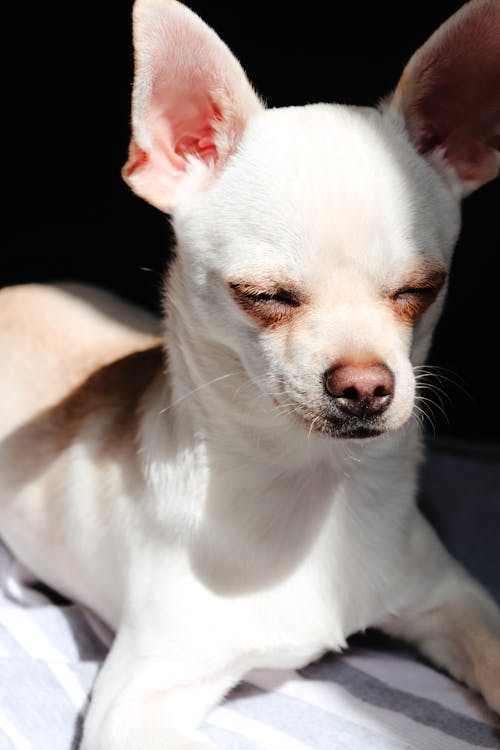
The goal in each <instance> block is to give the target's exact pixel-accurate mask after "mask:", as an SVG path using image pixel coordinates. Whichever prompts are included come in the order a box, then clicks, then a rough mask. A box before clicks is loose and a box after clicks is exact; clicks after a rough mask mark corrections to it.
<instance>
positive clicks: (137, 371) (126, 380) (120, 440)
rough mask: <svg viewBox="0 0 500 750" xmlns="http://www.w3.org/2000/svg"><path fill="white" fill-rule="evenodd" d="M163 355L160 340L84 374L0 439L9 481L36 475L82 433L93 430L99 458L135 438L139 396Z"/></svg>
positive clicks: (159, 367) (159, 366) (23, 480)
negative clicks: (72, 386)
mask: <svg viewBox="0 0 500 750" xmlns="http://www.w3.org/2000/svg"><path fill="white" fill-rule="evenodd" d="M164 361H165V355H164V351H163V348H162V346H161V345H157V346H154V347H151V348H149V349H146V350H142V351H138V352H133V353H132V354H128V355H127V356H125V357H122V358H121V359H118V360H116V361H114V362H111V363H110V364H107V365H105V366H103V367H101V368H99V369H98V370H96V371H94V372H93V373H92V374H91V375H89V376H88V377H87V378H86V379H85V380H84V381H83V382H82V383H81V384H80V385H79V386H77V387H76V388H75V389H74V390H73V391H72V392H71V393H70V394H69V395H68V396H66V397H65V398H64V399H63V400H62V401H60V402H59V403H58V404H56V405H55V406H52V407H50V408H48V409H45V410H44V411H42V412H41V413H40V414H38V415H37V416H36V417H34V418H33V419H31V420H30V421H29V422H27V423H25V424H23V425H22V426H21V427H19V428H18V429H17V430H15V431H14V432H13V433H11V434H10V435H8V436H7V437H6V438H5V439H4V440H3V441H2V443H1V444H0V453H1V455H2V458H3V461H2V463H3V464H4V467H5V470H6V471H7V473H8V475H9V476H8V479H9V481H10V482H11V483H12V482H13V483H14V484H17V485H18V486H19V485H20V484H21V485H22V484H26V483H28V482H30V481H33V480H34V479H36V478H37V477H38V476H39V475H40V474H41V473H43V472H44V471H45V470H46V469H47V468H48V467H49V466H50V464H51V463H52V462H53V461H54V460H55V459H56V458H57V457H58V456H59V455H60V454H61V453H62V452H63V451H64V450H65V449H66V448H68V446H69V445H70V444H71V443H72V442H73V441H74V440H75V439H76V438H77V436H78V435H79V434H81V433H82V431H83V430H84V428H86V427H91V426H93V425H95V427H96V434H95V436H93V440H94V443H95V445H96V446H97V448H98V450H99V452H100V456H101V457H102V458H106V457H109V456H110V455H111V454H113V453H115V452H116V451H117V450H118V449H119V448H120V447H121V446H122V445H123V444H124V443H126V442H128V443H129V444H132V445H133V443H134V441H135V439H136V435H137V429H138V419H139V412H140V405H141V401H142V398H143V396H144V394H145V392H146V391H147V389H148V387H149V386H150V385H151V384H152V383H153V381H154V379H155V378H156V377H157V376H158V375H159V374H160V373H161V372H162V369H163V366H164Z"/></svg>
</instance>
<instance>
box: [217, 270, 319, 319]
mask: <svg viewBox="0 0 500 750" xmlns="http://www.w3.org/2000/svg"><path fill="white" fill-rule="evenodd" d="M228 288H229V292H230V294H231V296H232V297H233V299H234V301H235V302H236V303H237V304H238V305H239V306H240V307H241V308H242V309H243V310H244V311H245V312H246V313H247V315H248V316H249V317H250V318H252V320H253V321H254V322H255V323H257V324H258V325H259V326H260V327H261V328H265V329H266V330H273V329H275V328H278V327H280V326H282V325H285V324H286V323H290V322H291V321H292V320H295V318H296V317H297V314H298V313H299V311H300V308H301V307H302V305H303V304H304V303H305V302H306V299H305V297H304V295H303V294H302V293H301V292H300V291H299V290H298V289H297V287H296V286H295V285H293V284H286V285H284V284H283V285H282V284H279V283H277V282H275V281H267V282H265V281H255V282H253V281H234V282H229V283H228Z"/></svg>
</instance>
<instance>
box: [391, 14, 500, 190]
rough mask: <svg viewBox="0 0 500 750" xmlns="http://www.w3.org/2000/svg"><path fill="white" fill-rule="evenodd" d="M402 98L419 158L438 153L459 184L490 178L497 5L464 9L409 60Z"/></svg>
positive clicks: (495, 120) (499, 54)
mask: <svg viewBox="0 0 500 750" xmlns="http://www.w3.org/2000/svg"><path fill="white" fill-rule="evenodd" d="M499 6H500V4H499ZM400 93H401V95H402V101H403V108H404V110H405V112H406V118H407V123H408V127H409V129H410V132H411V133H412V135H413V137H414V139H415V142H416V145H417V148H418V149H419V151H420V152H421V153H423V154H427V153H431V152H433V151H434V150H436V149H440V150H441V152H442V154H443V156H444V158H445V160H446V161H447V162H448V163H449V164H451V165H452V166H453V168H454V170H455V172H456V173H457V175H458V176H459V177H460V179H461V180H463V181H475V182H477V183H478V185H479V184H481V183H482V182H486V181H487V180H489V179H492V178H493V177H494V176H495V175H496V174H497V172H498V154H497V153H496V151H495V146H496V147H497V148H498V140H497V139H498V136H499V134H500V13H499V10H498V6H497V5H496V2H495V3H491V2H490V3H488V2H486V3H484V2H478V3H477V4H471V5H470V6H465V7H464V8H463V9H462V11H460V12H459V14H458V16H457V17H453V18H452V19H451V21H448V22H447V23H446V24H445V26H444V27H442V28H441V29H439V30H438V31H437V32H436V34H435V35H433V37H431V39H430V40H429V41H428V42H427V44H426V45H424V47H423V48H422V49H421V50H419V51H418V52H417V53H416V54H415V56H414V58H413V59H412V60H411V61H410V63H409V65H408V68H407V71H406V72H405V75H404V76H403V78H402V80H401V89H400Z"/></svg>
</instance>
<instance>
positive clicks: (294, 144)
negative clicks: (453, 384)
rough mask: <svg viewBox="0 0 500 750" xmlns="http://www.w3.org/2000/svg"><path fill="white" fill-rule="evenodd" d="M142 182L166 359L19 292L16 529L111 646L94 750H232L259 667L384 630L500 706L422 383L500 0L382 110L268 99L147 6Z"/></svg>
mask: <svg viewBox="0 0 500 750" xmlns="http://www.w3.org/2000/svg"><path fill="white" fill-rule="evenodd" d="M134 22H135V25H134V39H135V48H136V78H135V88H134V94H133V118H132V122H133V140H132V144H131V149H130V158H129V160H128V162H127V164H126V166H125V168H124V176H125V179H126V180H127V182H128V184H129V185H130V186H131V187H132V188H133V189H134V190H135V191H136V192H137V193H138V194H139V195H141V196H142V197H144V198H146V200H148V201H150V202H151V203H152V204H153V205H155V206H157V207H158V208H160V209H161V210H162V211H165V212H167V213H169V214H171V216H172V219H173V224H174V228H175V232H176V236H177V250H176V255H175V258H174V260H173V262H172V265H171V268H170V270H169V273H168V278H167V282H166V296H165V299H166V302H165V308H166V315H165V324H164V327H165V333H166V335H165V340H163V339H162V338H160V337H159V336H158V335H157V333H156V332H155V329H154V321H153V322H151V321H150V319H149V317H148V316H147V315H146V314H145V313H141V312H140V311H137V310H135V309H134V308H133V307H132V306H129V305H127V304H125V303H122V302H119V301H117V300H114V299H113V298H112V297H111V296H110V295H107V294H106V293H105V292H98V291H96V290H93V291H92V290H88V291H86V292H85V295H86V298H85V299H84V298H83V297H82V295H83V294H84V292H83V291H82V289H80V288H74V287H71V286H61V287H57V286H56V287H43V286H24V287H13V288H9V289H5V290H4V291H3V292H2V293H1V295H0V342H1V355H0V356H1V360H0V361H1V369H0V387H1V390H2V393H3V394H4V398H3V400H2V407H1V415H2V416H1V424H0V437H1V438H2V442H1V445H0V451H1V457H0V461H1V467H0V477H1V496H2V497H1V506H0V519H1V528H2V534H3V535H4V537H5V540H6V541H7V543H8V544H9V545H10V546H11V548H12V550H13V551H14V552H15V553H16V554H17V555H18V556H19V558H20V559H21V560H23V561H24V562H25V563H26V565H28V566H29V567H30V568H31V569H32V570H33V571H35V572H36V573H37V574H38V575H39V576H40V577H41V578H42V579H43V580H44V581H46V582H47V583H48V584H50V585H51V586H53V587H55V588H56V589H58V590H60V591H61V592H63V593H64V594H66V595H67V596H69V597H72V598H75V599H77V600H79V601H80V602H83V603H84V604H86V605H88V606H89V607H91V608H92V609H93V610H95V611H96V612H97V613H98V614H99V615H100V616H101V617H102V618H103V619H104V620H105V621H106V622H107V623H108V624H109V625H110V626H111V627H113V628H114V629H116V631H117V635H116V639H115V641H114V645H113V647H112V649H111V652H110V654H109V656H108V658H107V659H106V662H105V664H104V666H103V668H102V670H101V673H100V675H99V677H98V680H97V683H96V686H95V690H94V695H93V699H92V702H91V705H90V709H89V712H88V716H87V719H86V723H85V728H84V737H83V744H82V747H83V748H84V750H126V749H128V750H160V748H161V749H162V750H166V749H167V748H168V749H169V750H188V749H189V750H195V748H196V749H199V750H202V749H208V748H209V747H212V745H211V743H210V742H209V741H208V740H206V739H205V738H204V737H203V736H202V735H201V734H200V733H199V732H198V731H197V729H196V725H197V724H198V723H199V722H200V721H201V720H202V718H203V716H204V715H205V713H206V712H207V711H208V710H209V709H210V708H211V707H212V706H213V705H214V704H215V703H216V702H217V701H218V700H220V698H221V697H222V696H223V695H224V694H225V693H226V692H227V691H228V690H229V689H230V688H231V687H232V686H233V685H234V684H235V683H236V682H238V681H239V680H240V679H241V677H242V676H243V675H244V674H245V673H246V672H247V671H248V670H250V669H252V668H254V667H262V666H272V667H288V668H292V667H293V668H297V667H300V666H302V665H305V664H306V663H307V662H310V661H311V660H313V659H316V658H317V657H318V656H319V655H320V654H322V653H323V652H325V651H326V650H334V651H338V650H340V649H342V648H343V647H344V646H345V645H346V638H347V637H348V636H349V635H350V634H351V633H354V632H355V631H359V630H363V629H364V628H366V627H368V626H375V627H378V628H381V629H382V630H384V631H386V632H388V633H391V634H394V635H396V636H401V637H402V638H405V639H407V640H409V641H411V642H412V643H414V644H416V645H417V646H418V647H419V648H420V649H421V651H422V652H423V653H424V654H426V655H427V656H428V657H429V658H430V659H431V660H433V661H434V662H435V663H436V664H437V665H439V666H441V667H444V668H445V669H447V670H448V671H449V672H450V673H451V674H452V675H454V676H455V677H456V678H457V679H458V680H463V681H464V682H466V683H467V684H468V685H470V687H471V688H473V689H475V690H479V691H480V692H481V693H482V694H483V696H484V698H485V700H486V701H487V703H488V704H489V705H490V706H491V707H492V708H493V709H495V710H496V711H500V612H499V610H498V609H497V607H496V605H495V603H494V602H493V600H492V599H491V598H490V597H489V596H488V594H487V593H486V592H485V591H484V590H483V589H482V588H481V586H480V585H479V584H478V583H476V582H475V581H473V580H472V579H471V578H470V577H469V576H468V574H467V573H466V572H465V571H464V570H463V569H462V568H461V566H460V565H459V564H458V563H457V562H455V561H454V560H452V559H451V558H450V557H449V555H448V553H447V552H446V551H445V550H444V549H443V547H442V545H441V544H440V542H439V541H438V539H437V537H436V535H435V533H434V532H433V531H432V529H431V528H430V527H429V526H428V525H427V523H426V522H425V520H424V519H423V518H422V516H421V515H420V513H419V512H418V511H417V509H416V506H415V491H416V481H417V479H416V477H417V469H418V465H419V461H420V456H421V450H420V443H421V439H420V434H419V426H418V421H417V419H415V418H412V415H413V414H414V413H415V409H416V408H418V407H417V406H416V403H418V395H416V390H417V389H416V382H417V378H418V375H416V372H418V368H419V367H420V366H421V365H422V363H423V362H424V360H425V357H426V353H427V351H428V349H429V345H430V340H431V336H432V331H433V328H434V326H435V323H436V320H437V317H438V314H439V310H440V308H441V304H442V300H443V296H444V289H445V286H446V276H447V271H448V269H449V265H450V259H451V256H452V250H453V246H454V244H455V241H456V239H457V235H458V232H459V225H460V211H459V203H460V199H461V197H462V196H463V195H465V194H467V193H469V192H471V191H473V190H475V189H476V188H478V187H479V186H480V185H482V184H483V183H485V182H487V181H488V180H490V179H492V178H493V177H495V176H496V174H497V173H498V171H499V167H500V154H499V152H498V147H499V145H500V141H499V138H500V2H499V0H472V2H469V3H467V4H466V5H464V6H463V8H462V9H461V10H460V11H459V12H458V13H456V14H455V15H454V16H453V17H452V18H450V19H449V20H448V21H447V23H445V24H444V26H442V27H441V28H440V29H438V31H437V32H436V33H435V34H434V35H433V36H432V37H431V38H430V39H429V41H428V42H427V43H426V44H425V45H424V47H423V48H421V49H420V50H419V51H418V52H417V53H416V54H415V55H414V56H413V57H412V59H411V60H410V62H409V64H408V66H407V67H406V69H405V71H404V74H403V77H402V78H401V81H400V82H399V84H398V86H397V88H396V90H395V92H394V94H393V95H392V96H391V97H390V98H388V99H387V100H385V101H384V103H383V104H382V105H381V106H380V108H379V109H372V108H364V107H361V108H358V107H348V106H339V105H329V104H317V105H313V106H305V107H288V108H285V109H270V110H269V109H265V108H264V106H263V105H262V104H261V102H260V101H259V99H258V98H257V96H256V94H255V93H254V91H253V90H252V88H251V86H250V84H249V83H248V81H247V78H246V76H245V74H244V72H243V70H242V68H241V67H240V65H239V63H238V62H237V60H236V59H235V58H234V57H233V55H232V54H231V52H230V51H229V50H228V48H227V47H226V46H225V45H224V44H223V43H222V41H221V40H220V39H219V37H218V36H217V35H216V34H215V32H214V31H212V30H211V29H210V28H208V27H207V26H206V25H205V24H204V23H203V21H201V20H200V18H198V16H196V15H195V14H194V13H192V12H191V11H190V10H188V9H187V8H186V7H184V6H182V5H181V4H179V3H177V2H174V1H173V0H137V2H136V4H135V9H134Z"/></svg>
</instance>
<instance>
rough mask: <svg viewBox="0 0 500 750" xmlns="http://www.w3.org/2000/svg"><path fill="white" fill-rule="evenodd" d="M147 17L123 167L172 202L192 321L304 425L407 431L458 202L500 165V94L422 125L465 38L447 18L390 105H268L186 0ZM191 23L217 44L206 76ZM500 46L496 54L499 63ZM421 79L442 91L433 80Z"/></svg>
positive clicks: (146, 11)
mask: <svg viewBox="0 0 500 750" xmlns="http://www.w3.org/2000/svg"><path fill="white" fill-rule="evenodd" d="M472 7H473V10H470V11H468V13H464V12H462V16H463V23H468V24H469V26H470V18H467V16H474V19H475V22H476V25H478V26H479V25H480V22H481V19H482V17H481V16H478V15H477V11H478V9H479V10H481V8H482V9H483V13H484V16H485V18H484V19H483V20H484V22H485V23H486V22H488V23H489V22H491V19H492V14H493V15H494V19H493V20H494V21H495V23H496V24H497V28H498V27H499V26H500V21H499V13H498V6H497V7H496V9H495V3H492V2H491V0H484V1H483V2H479V3H475V4H473V6H472ZM158 13H162V14H163V28H164V30H165V29H166V30H167V31H166V32H165V35H164V37H163V38H161V39H160V36H159V32H158V30H157V28H158V24H156V28H155V27H154V24H153V23H152V20H153V18H154V16H155V14H156V15H157V14H158ZM474 14H475V15H474ZM458 16H460V14H458ZM156 20H157V19H156ZM455 27H458V23H457V22H456V21H455V26H454V27H453V28H455ZM136 29H137V31H136V45H137V47H138V58H139V60H138V74H137V79H136V94H135V118H134V122H135V131H136V132H135V140H134V141H133V144H132V148H131V158H130V160H129V162H128V165H127V166H126V168H125V174H126V177H127V179H128V180H129V181H130V183H131V184H132V186H133V187H134V189H136V190H137V191H138V192H140V194H142V195H143V196H144V197H146V198H147V199H148V200H151V201H152V202H154V203H155V204H156V205H158V206H160V207H162V208H167V209H168V210H169V212H171V213H172V214H173V219H174V226H175V229H176V234H177V238H178V244H179V246H178V258H177V261H176V273H175V276H176V284H177V289H173V290H172V292H173V294H174V295H176V294H177V300H176V306H177V308H178V309H180V310H182V314H183V315H184V318H185V321H184V322H185V324H186V326H187V329H188V330H190V331H191V332H192V333H193V335H194V333H196V336H200V337H201V339H203V340H204V341H207V342H216V343H217V344H218V345H221V346H223V347H225V348H227V349H228V350H229V351H230V353H231V358H232V359H233V361H234V362H236V363H237V364H238V366H241V367H242V368H243V370H244V371H245V373H246V375H247V376H248V378H249V379H250V381H251V382H252V383H253V384H254V386H255V388H256V389H257V390H258V391H259V392H260V393H261V394H262V396H263V397H264V398H262V399H260V408H264V409H267V410H268V411H269V412H273V411H274V412H276V411H277V412H278V413H279V414H282V415H283V416H284V417H285V418H287V419H289V420H291V421H292V422H293V423H295V424H296V425H298V426H299V428H300V429H305V430H307V431H308V432H309V433H312V432H318V433H322V434H326V435H329V436H335V437H344V438H360V437H368V436H376V435H379V434H381V433H384V432H386V431H388V430H394V429H397V428H399V427H400V426H401V425H402V424H404V422H405V421H406V420H407V419H408V418H409V416H410V415H411V413H412V411H413V407H414V403H415V374H414V365H416V364H420V363H421V362H422V361H423V358H424V357H425V354H426V352H427V350H428V347H429V344H430V339H431V335H432V330H433V328H434V325H435V322H436V320H437V316H438V313H439V309H440V306H441V301H442V297H443V293H444V289H445V286H446V277H447V273H448V269H449V264H450V260H451V255H452V250H453V246H454V244H455V241H456V238H457V234H458V231H459V199H460V197H461V195H462V194H464V193H465V192H468V191H470V190H471V189H474V188H475V187H477V186H478V185H479V184H482V183H483V182H485V181H486V180H487V179H491V177H493V176H494V174H496V171H497V168H498V154H497V152H496V151H495V149H494V148H493V147H492V146H491V145H489V144H490V141H491V138H492V135H491V134H492V132H494V133H496V132H497V130H496V129H497V128H498V125H499V120H500V117H499V113H498V108H497V109H496V110H495V111H494V112H493V110H492V109H491V107H490V105H488V107H489V109H488V108H487V109H488V112H489V119H488V118H487V117H486V118H485V117H483V120H484V121H486V120H487V122H483V124H482V125H481V127H479V126H478V125H477V124H476V125H475V127H474V128H472V127H469V125H468V124H467V123H466V124H465V125H464V126H463V128H462V130H460V128H458V131H459V133H458V136H457V135H456V130H457V128H455V127H454V123H450V124H449V133H448V132H447V131H446V129H445V126H444V124H443V121H444V120H445V119H446V118H445V117H443V116H442V115H440V117H437V118H436V121H437V123H438V124H434V123H433V122H427V120H426V119H425V117H426V116H427V111H428V110H432V107H431V106H430V105H429V104H426V106H425V107H424V106H422V107H420V108H418V107H417V104H419V105H420V99H419V97H420V89H419V87H418V85H417V84H418V78H419V76H420V77H421V78H422V77H425V76H426V75H427V72H426V69H425V66H428V64H429V58H430V57H435V58H436V60H437V61H438V60H439V55H438V54H437V51H438V48H439V45H441V47H442V46H443V45H449V44H451V43H450V41H449V38H450V37H451V36H453V35H452V34H450V33H449V30H448V32H447V33H443V34H442V35H441V36H439V32H438V39H437V42H436V41H435V42H434V44H433V45H432V49H431V51H430V52H429V50H427V51H426V48H425V47H424V48H423V51H422V50H421V51H419V53H417V55H416V56H415V58H416V62H414V58H412V61H411V62H410V65H409V66H408V68H407V74H406V80H405V79H402V83H400V86H399V87H398V89H397V90H396V93H395V95H394V96H393V97H392V99H391V100H389V101H388V102H387V103H386V105H385V106H384V107H383V108H381V110H380V111H379V110H375V109H364V108H354V107H343V106H336V105H313V106H308V107H291V108H285V109H279V110H265V109H264V108H263V107H262V106H261V105H260V103H259V102H258V100H257V98H256V97H255V94H254V93H253V92H252V91H251V89H250V86H249V84H248V82H247V81H246V78H244V75H243V73H242V71H241V68H239V65H238V63H237V62H236V60H235V59H234V58H233V57H232V55H231V53H230V52H229V51H228V50H227V48H226V47H225V46H224V45H222V43H221V42H220V40H219V39H218V38H217V37H216V36H215V35H214V33H213V32H212V31H211V30H210V29H208V28H207V27H206V26H205V25H204V24H203V23H202V22H201V21H200V20H199V19H198V18H197V17H196V16H193V15H192V14H191V13H190V12H189V11H187V10H186V9H184V8H182V6H179V5H178V4H176V3H170V2H164V3H161V2H152V0H151V1H150V2H148V1H147V0H142V2H141V3H140V4H139V5H136ZM169 30H170V31H169ZM479 32H480V29H479V30H478V33H479ZM146 37H147V42H148V43H147V45H145V46H144V49H146V52H144V55H146V57H147V59H146V60H144V59H141V50H142V49H143V47H142V46H141V44H143V42H144V40H145V39H146ZM193 38H196V40H197V44H198V46H199V48H200V50H201V51H200V55H203V56H204V65H205V71H203V72H202V73H201V74H200V80H198V79H197V78H196V74H195V73H193V70H196V69H197V67H196V66H197V65H198V64H199V60H197V59H196V53H193V45H192V44H191V45H190V44H188V41H191V42H192V39H193ZM496 39H497V40H498V39H500V31H499V32H498V37H496ZM200 40H201V42H200ZM431 41H432V40H431ZM494 43H495V39H493V41H492V49H491V50H489V48H488V49H486V53H485V58H486V60H487V61H488V65H487V66H486V67H487V69H488V70H490V69H491V70H493V71H494V73H495V75H497V73H496V70H497V68H496V67H495V66H498V64H499V60H498V52H497V51H495V50H494V49H493V46H494ZM436 44H437V45H438V47H437V48H436ZM454 44H455V46H456V47H457V50H456V54H460V50H461V42H460V40H458V41H457V40H455V42H454ZM462 44H463V43H462ZM172 45H174V47H176V48H175V50H174V51H175V53H176V55H177V57H176V59H175V64H176V65H177V70H174V71H172V70H168V69H167V72H166V73H165V72H163V73H162V72H161V70H163V68H162V69H161V70H157V71H156V73H155V75H154V76H153V83H151V80H150V78H151V73H150V71H151V69H153V70H155V60H156V58H157V57H158V60H160V53H162V54H163V57H165V56H167V57H168V51H169V49H171V47H172ZM179 47H180V48H181V50H182V49H184V53H185V55H186V56H187V58H188V59H186V60H182V58H181V62H179V57H178V55H179ZM155 50H156V51H155ZM446 51H449V50H446ZM171 54H172V53H171ZM207 55H208V56H209V59H211V61H212V65H213V71H212V72H210V71H209V72H208V73H207V63H206V56H207ZM419 56H420V58H422V61H423V62H422V64H421V65H420V67H419V65H418V63H419V60H418V57H419ZM490 58H491V59H490ZM476 64H477V63H476ZM158 65H167V63H166V62H158ZM208 65H210V63H209V64H208ZM412 65H413V68H415V67H416V68H417V71H416V72H413V73H412ZM145 66H146V67H147V71H149V76H150V78H149V79H147V80H146V79H145V78H144V75H145V74H144V72H143V71H144V67H145ZM437 67H439V64H438V65H437ZM420 69H421V70H422V71H423V72H420ZM408 71H409V74H408ZM483 74H484V66H483ZM433 75H434V74H433ZM449 75H450V74H449V72H448V76H449ZM188 84H189V85H188ZM155 87H156V88H155ZM421 87H422V90H425V92H426V95H429V92H428V89H429V85H428V81H427V80H424V81H422V82H421ZM487 88H488V87H486V89H487ZM412 89H415V90H416V92H417V93H416V94H415V93H412ZM437 89H438V93H439V95H440V96H441V95H442V93H441V90H442V87H441V89H440V87H439V86H437ZM151 92H152V93H151ZM492 92H493V86H492ZM493 93H494V92H493ZM436 96H437V94H436ZM479 110H480V112H483V109H482V108H481V107H479ZM438 111H439V112H440V110H438ZM424 115H425V117H424ZM438 125H439V130H440V131H442V132H439V133H438V132H437V128H438ZM481 128H482V129H483V130H481ZM469 129H470V132H471V133H472V135H470V136H469V132H468V131H469ZM480 130H481V132H479V131H480ZM464 131H467V132H465V133H464ZM483 131H484V132H483ZM438 135H439V136H440V137H441V139H440V140H439V139H438V141H437V142H436V143H434V142H433V138H434V140H435V139H436V138H437V137H438ZM467 137H469V138H470V141H471V145H470V146H467V145H466V143H465V140H466V138H467ZM464 139H465V140H464ZM429 143H432V147H430V146H429V145H428V144H429ZM485 144H487V145H485ZM481 148H482V149H483V152H484V153H483V152H482V151H481ZM455 153H456V154H457V156H456V158H455ZM481 153H483V157H484V158H483V159H481V158H480V157H481ZM478 154H479V158H478ZM423 156H425V158H423ZM452 157H453V158H452ZM187 300H188V301H189V302H188V303H187V302H186V301H187Z"/></svg>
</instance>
